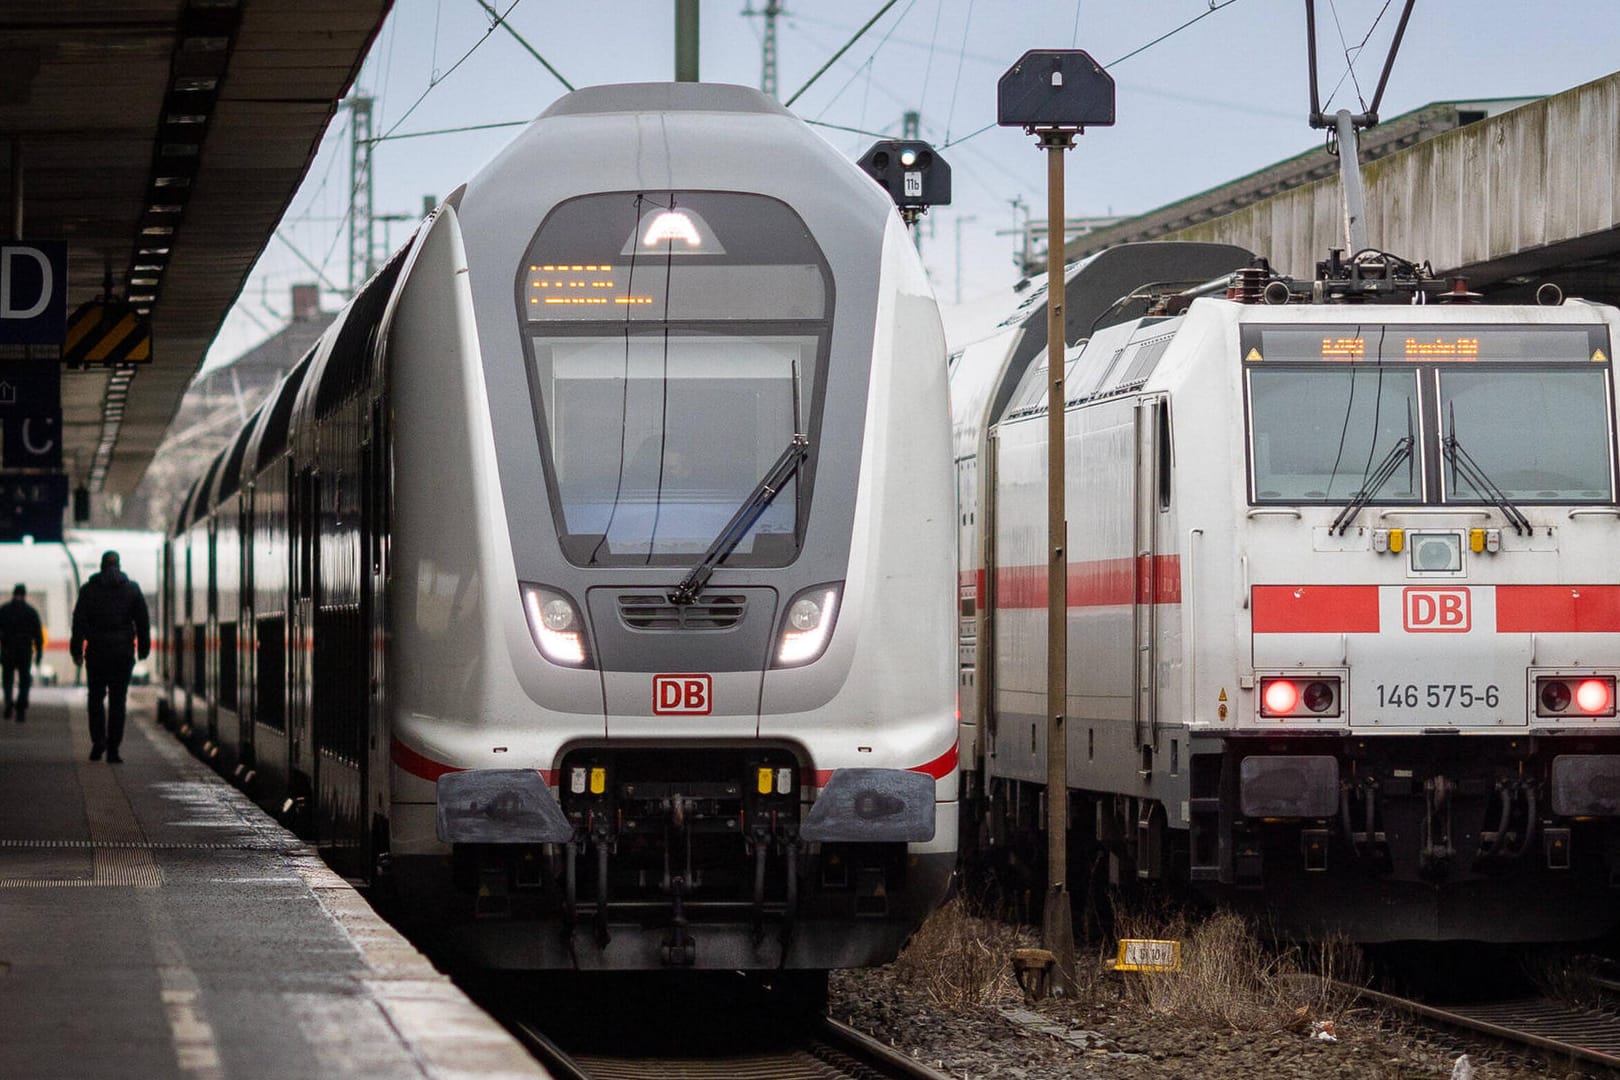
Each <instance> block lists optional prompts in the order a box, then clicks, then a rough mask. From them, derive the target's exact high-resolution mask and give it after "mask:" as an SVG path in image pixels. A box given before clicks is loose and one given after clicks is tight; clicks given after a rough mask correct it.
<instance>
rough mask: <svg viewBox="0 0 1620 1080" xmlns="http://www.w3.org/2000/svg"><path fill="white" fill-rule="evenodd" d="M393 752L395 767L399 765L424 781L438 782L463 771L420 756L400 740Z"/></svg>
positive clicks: (392, 748)
mask: <svg viewBox="0 0 1620 1080" xmlns="http://www.w3.org/2000/svg"><path fill="white" fill-rule="evenodd" d="M391 751H392V752H391V755H390V756H392V757H393V759H394V764H395V765H398V766H399V767H400V768H402V769H404V770H405V771H406V772H408V773H410V774H411V775H412V776H420V777H421V778H422V779H423V780H434V781H436V780H438V779H439V777H441V776H443V775H444V774H445V773H453V772H461V771H462V770H461V769H460V768H459V767H457V766H455V765H446V764H445V763H444V762H442V761H434V760H433V759H432V758H430V757H427V756H426V755H424V754H418V753H417V752H416V751H415V750H412V749H411V748H410V747H408V746H406V745H405V744H404V743H402V742H400V741H399V740H398V739H395V740H394V742H393V746H392V747H391Z"/></svg>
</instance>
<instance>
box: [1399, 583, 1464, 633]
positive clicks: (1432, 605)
mask: <svg viewBox="0 0 1620 1080" xmlns="http://www.w3.org/2000/svg"><path fill="white" fill-rule="evenodd" d="M1401 612H1402V622H1403V624H1404V625H1405V627H1406V631H1407V633H1409V634H1466V633H1467V632H1468V629H1469V627H1470V626H1471V625H1472V623H1473V618H1472V616H1471V614H1470V610H1469V604H1468V590H1467V589H1416V588H1412V589H1407V590H1406V591H1405V592H1404V593H1403V594H1402V596H1401Z"/></svg>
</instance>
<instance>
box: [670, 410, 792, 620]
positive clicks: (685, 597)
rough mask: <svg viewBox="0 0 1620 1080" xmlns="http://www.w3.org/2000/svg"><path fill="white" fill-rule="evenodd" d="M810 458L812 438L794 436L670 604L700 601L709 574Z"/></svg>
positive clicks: (686, 578) (687, 576) (689, 574)
mask: <svg viewBox="0 0 1620 1080" xmlns="http://www.w3.org/2000/svg"><path fill="white" fill-rule="evenodd" d="M809 456H810V440H809V438H807V437H806V436H804V435H795V436H793V441H792V442H790V443H788V445H787V449H786V450H783V451H782V456H781V457H779V458H777V459H776V464H774V465H772V466H771V467H770V470H769V471H768V472H766V473H765V475H764V476H763V477H761V478H760V481H759V483H758V484H756V485H755V486H754V490H753V491H752V492H751V493H750V494H749V496H748V498H746V499H744V500H743V503H742V505H741V506H739V507H737V512H736V513H735V514H732V515H731V520H730V521H728V522H726V527H725V528H723V529H721V530H720V535H719V536H716V537H715V538H714V543H712V544H710V545H709V550H708V551H705V552H704V553H703V558H702V559H700V560H698V564H697V565H696V566H694V567H692V570H691V572H690V573H688V574H687V575H686V576H685V577H684V578H682V579H681V583H680V584H679V585H677V586H675V588H673V589H671V590H670V593H669V599H670V602H671V603H673V604H677V605H679V606H682V607H684V606H686V605H687V604H690V603H692V601H694V600H696V599H697V597H698V593H700V592H702V591H703V586H705V585H707V584H708V583H709V575H710V574H713V573H714V568H715V567H716V566H718V565H720V562H721V560H723V559H724V558H725V557H726V556H727V555H730V554H731V553H732V552H733V551H735V550H736V548H737V545H738V544H740V543H742V541H743V537H745V536H747V535H748V530H749V529H752V528H753V527H754V523H755V522H756V521H758V520H759V519H760V516H761V515H762V514H764V513H765V511H766V510H768V509H769V508H770V505H771V503H772V502H773V501H774V500H775V499H776V496H777V493H778V492H780V491H781V490H782V489H783V488H784V487H786V486H787V482H788V481H789V480H791V479H793V477H794V476H795V475H796V474H797V473H798V471H799V469H800V467H802V466H803V465H804V462H805V459H806V458H808V457H809Z"/></svg>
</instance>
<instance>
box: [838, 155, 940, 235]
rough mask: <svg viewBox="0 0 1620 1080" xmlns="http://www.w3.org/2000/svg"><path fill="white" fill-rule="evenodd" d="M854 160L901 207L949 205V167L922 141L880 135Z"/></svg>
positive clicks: (914, 208) (907, 208) (920, 207)
mask: <svg viewBox="0 0 1620 1080" xmlns="http://www.w3.org/2000/svg"><path fill="white" fill-rule="evenodd" d="M856 164H857V165H859V166H860V167H861V168H863V169H865V170H866V171H867V173H868V174H869V175H870V176H871V177H872V179H874V180H876V181H877V182H878V183H879V184H882V185H883V187H884V188H885V189H886V190H887V191H888V193H889V197H890V198H892V199H893V200H894V203H895V205H896V206H898V207H899V208H900V209H901V210H926V209H928V207H930V206H948V205H950V201H951V167H950V165H948V164H946V162H945V159H944V158H942V157H940V156H939V154H938V152H936V151H935V150H934V148H933V147H932V146H931V145H929V144H928V143H926V142H920V141H918V140H916V139H884V140H883V141H882V142H878V143H874V144H873V145H872V148H871V149H870V150H868V151H867V152H866V153H864V154H862V155H861V159H860V161H858V162H856ZM907 220H910V219H909V218H908V219H907Z"/></svg>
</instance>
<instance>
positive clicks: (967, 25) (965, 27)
mask: <svg viewBox="0 0 1620 1080" xmlns="http://www.w3.org/2000/svg"><path fill="white" fill-rule="evenodd" d="M972 27H973V0H968V7H967V16H966V17H965V18H964V19H963V20H962V51H963V52H964V53H965V52H966V51H967V41H968V32H969V31H970V30H971V29H972ZM963 59H965V57H961V56H959V57H957V60H956V85H954V86H953V87H951V107H950V110H949V111H948V112H946V114H945V142H946V143H947V144H949V143H950V141H951V121H952V120H954V119H955V118H956V95H957V92H958V91H960V90H961V89H962V61H963Z"/></svg>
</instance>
